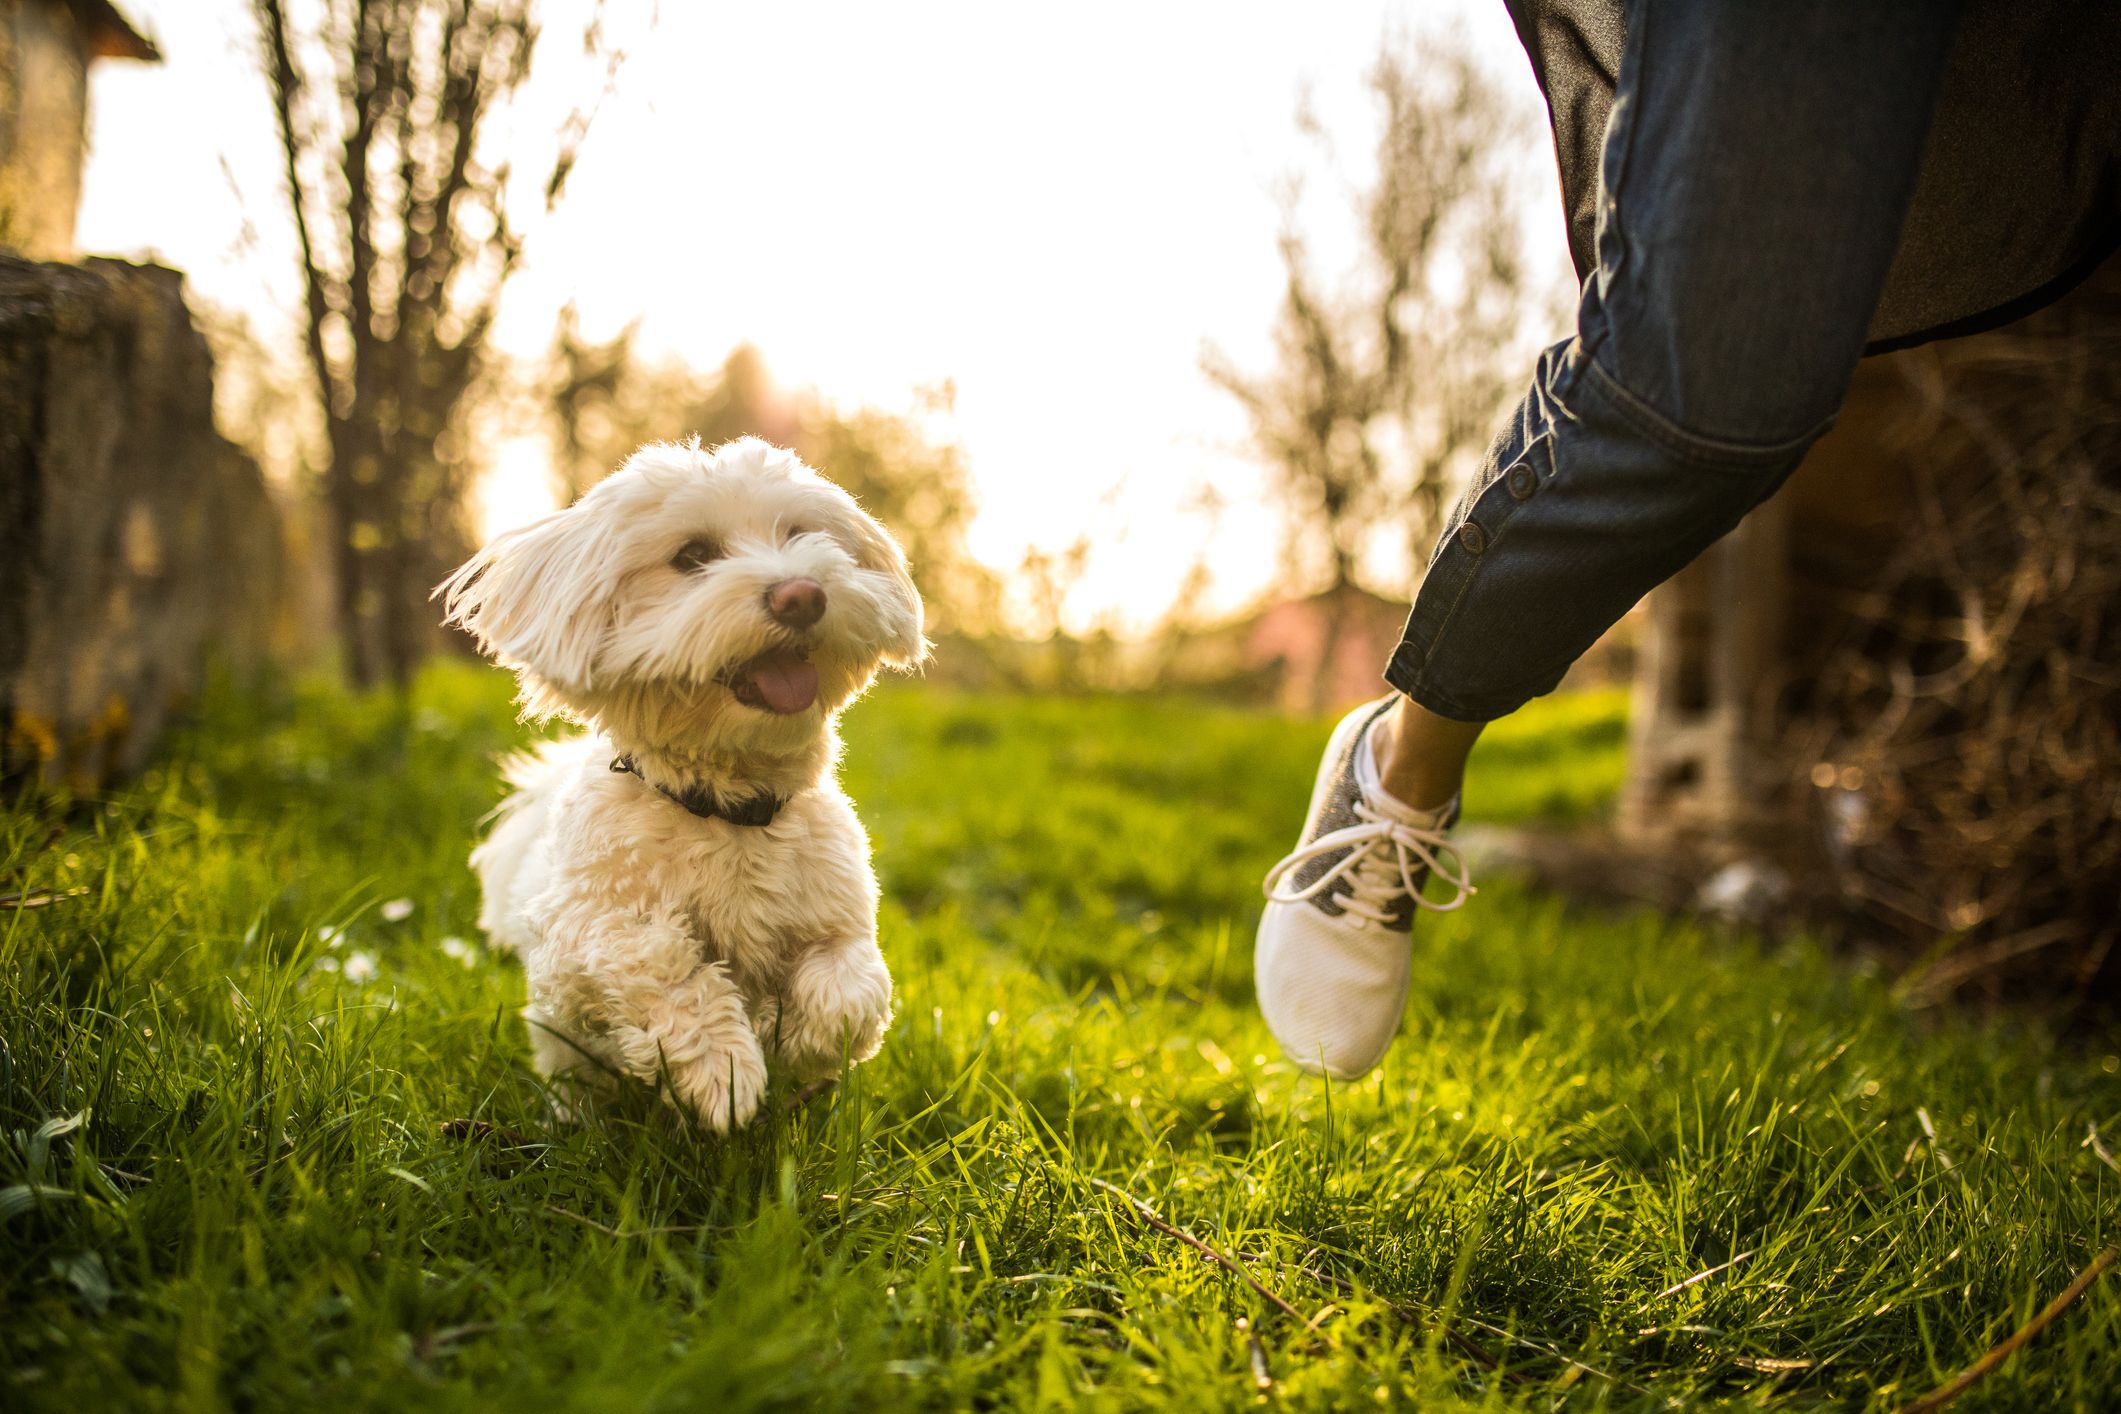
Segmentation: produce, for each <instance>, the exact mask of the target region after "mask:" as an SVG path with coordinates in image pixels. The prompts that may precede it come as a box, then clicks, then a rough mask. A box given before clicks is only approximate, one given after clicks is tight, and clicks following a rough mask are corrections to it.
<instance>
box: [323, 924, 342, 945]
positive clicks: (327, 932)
mask: <svg viewBox="0 0 2121 1414" xmlns="http://www.w3.org/2000/svg"><path fill="white" fill-rule="evenodd" d="M317 941H318V942H320V943H322V944H324V946H325V947H328V948H335V947H337V946H338V945H339V944H341V943H343V942H345V941H346V930H345V929H343V928H334V927H333V926H332V925H331V924H329V923H327V924H325V925H324V926H323V927H321V928H319V929H317Z"/></svg>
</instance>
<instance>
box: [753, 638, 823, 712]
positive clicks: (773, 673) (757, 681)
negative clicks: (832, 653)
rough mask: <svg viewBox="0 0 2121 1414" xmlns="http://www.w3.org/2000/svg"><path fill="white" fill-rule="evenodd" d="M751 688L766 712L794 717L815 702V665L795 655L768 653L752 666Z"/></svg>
mask: <svg viewBox="0 0 2121 1414" xmlns="http://www.w3.org/2000/svg"><path fill="white" fill-rule="evenodd" d="M751 684H752V686H754V687H756V688H757V689H758V690H759V696H761V697H763V698H765V699H766V705H767V706H768V707H769V708H771V709H772V710H774V711H776V712H779V713H780V714H781V715H782V716H793V715H795V714H796V713H797V712H802V711H806V710H808V708H809V706H810V704H811V703H813V702H815V701H817V665H816V664H815V663H812V662H811V661H809V660H808V659H807V658H804V657H803V656H802V655H800V654H797V653H768V654H766V655H765V656H764V657H762V658H759V659H757V660H756V661H754V662H753V663H752V664H751Z"/></svg>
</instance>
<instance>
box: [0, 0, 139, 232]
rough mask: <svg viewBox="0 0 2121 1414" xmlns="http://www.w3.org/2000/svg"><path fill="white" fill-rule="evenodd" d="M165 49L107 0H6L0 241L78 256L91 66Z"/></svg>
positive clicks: (0, 2)
mask: <svg viewBox="0 0 2121 1414" xmlns="http://www.w3.org/2000/svg"><path fill="white" fill-rule="evenodd" d="M161 57H162V56H161V54H160V53H158V52H157V51H156V49H155V46H154V45H152V44H150V43H148V41H147V40H145V39H143V38H142V37H141V36H140V33H139V32H138V31H137V30H135V29H134V28H133V27H132V25H131V24H129V23H127V21H126V19H125V17H124V16H123V15H121V14H119V13H118V11H117V9H116V8H115V7H113V6H112V5H111V4H110V3H109V0H0V247H6V248H8V249H12V250H14V251H16V252H18V253H20V254H22V255H24V256H27V257H28V258H30V259H31V260H71V259H72V258H73V256H74V217H75V214H76V213H77V211H78V210H79V208H80V205H81V169H82V165H83V161H84V159H85V157H86V155H87V142H88V67H89V65H90V64H92V63H94V62H95V61H96V60H98V59H138V60H142V61H145V62H148V63H153V62H156V61H158V60H159V59H160V58H161Z"/></svg>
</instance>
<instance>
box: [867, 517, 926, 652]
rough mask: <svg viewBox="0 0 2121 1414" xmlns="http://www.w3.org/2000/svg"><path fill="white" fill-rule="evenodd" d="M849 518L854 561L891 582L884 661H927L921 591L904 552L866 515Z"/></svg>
mask: <svg viewBox="0 0 2121 1414" xmlns="http://www.w3.org/2000/svg"><path fill="white" fill-rule="evenodd" d="M853 521H854V536H853V539H854V562H855V563H856V564H858V565H860V566H861V567H862V568H863V569H865V570H872V571H875V572H876V573H879V574H882V575H884V576H885V577H886V578H887V579H889V580H890V582H891V597H892V599H893V600H894V601H895V602H894V604H893V605H892V609H893V612H892V614H891V615H890V625H889V631H888V632H887V634H886V636H885V639H884V661H885V662H886V663H889V664H890V665H891V666H892V667H894V668H902V669H905V670H907V671H911V670H912V669H914V668H918V667H919V666H920V665H921V664H923V663H925V662H927V661H928V639H927V637H926V636H925V635H924V634H923V632H922V628H923V623H924V619H923V615H924V610H923V609H922V607H921V591H920V590H919V589H918V588H916V587H915V585H914V583H913V575H912V573H911V572H910V571H909V570H908V569H907V568H906V552H905V551H904V550H901V549H900V548H899V543H898V541H897V540H895V539H893V538H892V535H891V532H890V531H888V530H886V529H884V527H883V526H881V525H878V524H877V523H876V521H875V520H873V519H871V518H870V517H869V516H868V515H867V514H865V513H863V512H861V511H856V512H855V514H854V517H853Z"/></svg>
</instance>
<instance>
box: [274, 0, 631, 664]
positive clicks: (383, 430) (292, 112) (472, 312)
mask: <svg viewBox="0 0 2121 1414" xmlns="http://www.w3.org/2000/svg"><path fill="white" fill-rule="evenodd" d="M254 3H255V5H256V13H257V19H258V25H259V31H260V37H261V41H262V47H263V51H264V60H265V69H266V74H267V77H268V78H269V79H270V82H271V89H272V100H273V113H274V117H275V120H276V123H277V126H278V131H279V136H280V142H281V152H282V157H283V160H284V167H283V177H284V180H285V182H286V186H287V198H288V203H289V206H290V207H291V208H292V212H293V216H294V224H295V234H296V238H297V242H298V245H299V248H300V252H301V261H302V280H303V295H304V308H303V318H302V328H303V339H304V350H305V353H306V355H307V361H308V364H309V368H310V371H311V373H312V374H313V376H314V378H315V382H316V391H317V397H318V401H319V403H320V404H321V406H322V410H323V416H324V425H325V430H326V443H327V448H326V450H327V458H326V461H327V464H326V467H325V470H324V484H325V500H326V510H327V519H328V522H329V524H330V527H331V532H332V538H333V568H334V571H335V579H336V593H337V607H338V617H339V623H340V632H341V636H342V638H343V640H344V644H345V650H346V662H347V668H348V670H349V672H350V673H351V675H352V676H353V678H354V680H355V681H356V682H357V683H360V684H362V685H367V684H371V683H375V682H380V681H390V682H395V683H403V682H404V681H405V680H406V679H407V678H408V677H409V676H410V674H411V672H412V669H413V668H414V667H415V666H416V665H417V664H418V662H419V660H420V659H421V658H422V657H423V656H424V655H425V653H426V651H427V649H428V648H429V646H430V645H431V644H432V643H433V642H434V641H435V634H434V629H433V627H432V625H433V620H434V616H433V614H432V613H431V612H430V610H429V607H428V604H427V598H426V595H427V586H429V585H430V584H432V583H433V582H434V581H435V580H436V579H437V578H438V577H439V576H440V574H441V573H442V572H443V571H444V570H446V568H447V567H448V565H449V564H450V563H451V562H453V561H454V559H455V558H456V557H457V553H458V551H459V550H460V549H461V547H462V540H463V531H462V528H461V525H460V515H461V507H462V502H463V493H464V491H465V489H466V488H465V481H466V479H467V470H468V468H467V463H466V458H465V456H464V453H463V449H462V447H461V445H459V443H458V439H455V438H453V437H452V435H451V434H452V424H453V423H454V421H455V419H456V417H457V414H458V412H459V409H460V407H461V406H462V404H463V403H464V401H465V399H466V395H467V393H469V392H470V390H471V389H472V387H473V385H474V383H475V382H476V380H477V379H478V377H479V375H480V373H481V368H482V360H483V357H484V354H485V351H486V345H487V339H488V335H489V333H490V331H491V329H492V327H493V319H494V313H495V308H496V305H497V303H498V301H499V299H500V294H501V290H502V288H503V287H504V286H505V285H506V284H507V282H508V279H509V277H510V276H511V275H512V274H513V273H514V271H515V269H516V267H517V265H518V263H519V262H520V260H521V257H522V253H523V242H524V234H525V233H524V230H523V228H522V227H521V226H520V225H519V224H518V222H517V221H516V219H515V218H514V215H513V213H512V211H511V205H512V203H520V201H521V200H522V199H524V196H525V193H528V194H529V199H530V200H532V201H534V202H539V203H542V205H543V207H544V209H545V210H546V211H547V212H549V211H550V210H551V209H552V208H553V206H554V205H555V204H556V203H557V202H558V200H559V198H560V195H561V193H562V192H563V190H564V189H565V187H566V184H567V179H568V176H569V174H570V173H571V172H572V171H573V169H574V165H575V159H576V157H577V155H578V153H579V152H580V149H581V144H582V140H583V138H584V137H585V136H586V134H587V132H588V126H589V116H590V110H589V109H588V108H586V107H585V108H577V109H575V110H574V111H572V112H571V113H570V114H569V115H568V117H567V118H566V120H565V121H564V122H563V123H562V124H561V125H560V129H559V133H558V136H557V139H556V140H555V142H554V143H553V146H552V148H551V150H550V151H549V152H546V153H544V154H542V158H541V162H540V164H539V170H538V172H537V173H536V174H535V175H534V177H530V176H524V175H521V174H518V173H516V172H515V171H514V170H513V168H512V166H511V162H510V160H509V158H508V157H506V156H502V157H500V158H498V159H496V157H495V154H494V153H493V152H492V151H491V147H492V144H491V143H490V142H482V140H481V139H482V135H483V132H484V126H485V124H486V123H487V121H488V120H489V119H490V118H492V117H493V116H494V115H495V114H496V113H497V112H498V111H500V110H501V109H502V108H504V107H505V106H506V105H507V104H508V103H509V102H510V100H511V99H513V98H514V97H515V95H516V94H517V93H518V92H519V90H521V89H522V87H523V84H524V81H525V80H526V79H527V78H528V77H529V75H530V71H531V62H532V56H533V54H534V52H536V51H537V49H538V48H539V44H538V26H537V23H536V20H535V16H534V4H533V0H315V3H313V4H311V5H308V6H303V7H300V11H301V18H300V20H299V21H296V20H291V19H290V17H289V13H288V7H287V6H285V5H283V4H282V3H281V0H254ZM599 18H600V11H592V13H591V16H590V19H589V24H588V30H587V32H586V33H585V35H584V46H585V51H586V52H588V53H590V54H593V55H598V56H600V57H602V58H604V59H605V60H606V61H607V62H606V63H605V65H604V69H603V73H604V88H605V91H608V90H609V86H610V81H611V78H612V76H613V75H614V73H615V72H616V65H617V55H616V53H615V52H610V53H607V52H606V51H605V50H604V49H603V46H602V41H601V37H600V31H599V29H598V19H599Z"/></svg>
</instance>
